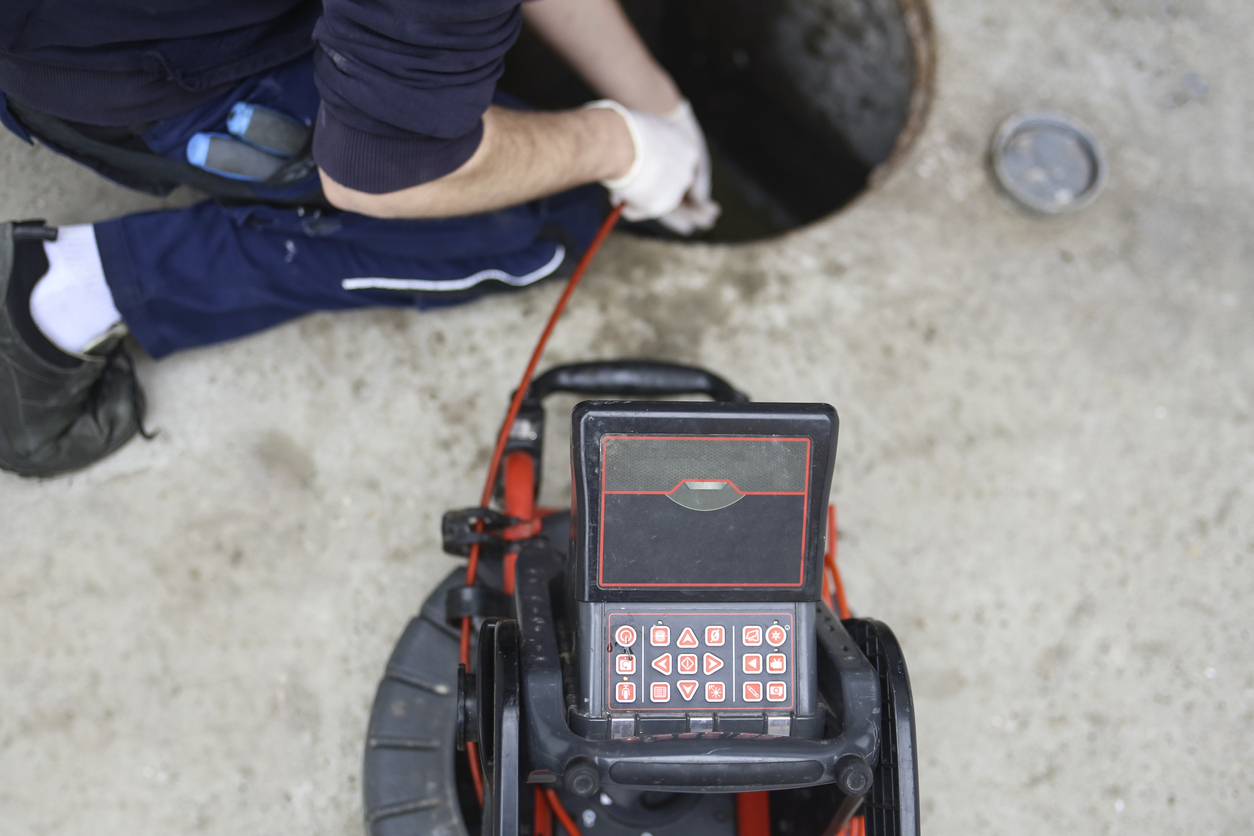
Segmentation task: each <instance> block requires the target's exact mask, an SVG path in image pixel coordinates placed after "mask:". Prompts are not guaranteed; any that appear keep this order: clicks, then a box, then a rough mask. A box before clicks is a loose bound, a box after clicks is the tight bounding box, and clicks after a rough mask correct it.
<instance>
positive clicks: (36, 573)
mask: <svg viewBox="0 0 1254 836" xmlns="http://www.w3.org/2000/svg"><path fill="white" fill-rule="evenodd" d="M933 12H934V16H935V23H936V27H937V31H938V45H939V55H940V65H939V78H938V84H937V95H936V100H935V103H934V107H933V110H932V115H931V118H930V120H929V122H928V124H927V127H926V129H925V131H924V133H923V136H922V138H921V140H920V142H919V143H918V145H917V146H916V147H915V148H914V150H913V151H912V152H911V154H910V155H909V156H908V157H907V158H906V159H905V160H904V162H903V164H902V165H901V166H900V167H899V168H898V170H897V171H896V172H895V173H894V174H893V175H892V176H891V177H889V178H888V179H887V181H886V182H885V183H884V184H883V186H882V187H881V188H879V189H878V190H877V191H875V192H874V193H872V194H869V195H867V196H866V197H865V198H864V199H862V200H860V201H859V202H858V203H857V204H856V205H855V206H853V207H852V208H850V209H849V210H848V211H846V212H844V213H841V214H840V215H838V216H836V217H832V218H830V219H828V220H826V221H823V222H821V223H818V224H815V225H813V226H811V227H809V228H806V229H803V230H801V231H798V232H796V233H794V234H791V235H789V236H787V237H785V238H783V239H781V240H777V241H774V242H769V243H761V244H754V245H748V246H739V247H729V246H691V247H683V246H675V245H665V244H658V243H651V242H645V241H640V240H634V239H630V238H627V237H622V236H618V237H615V238H613V239H611V242H610V243H609V245H608V246H607V247H606V249H605V251H604V254H603V255H602V256H601V257H600V258H599V260H598V261H597V263H596V264H595V266H594V268H593V270H592V272H591V274H590V276H589V278H588V280H587V283H586V284H585V285H584V287H583V288H582V289H581V290H580V291H579V293H578V295H577V296H576V298H575V301H574V303H573V307H572V309H571V311H570V313H569V315H568V317H567V318H566V320H565V321H564V322H563V323H562V324H561V326H560V328H559V330H558V332H557V335H556V337H555V339H554V342H553V346H552V349H551V351H550V353H549V356H548V358H547V359H548V361H549V362H558V361H569V360H576V359H587V358H599V357H618V356H638V357H653V358H664V359H669V360H677V361H691V362H696V363H700V364H704V365H706V366H708V367H710V368H712V369H714V370H717V371H719V372H721V373H723V374H725V375H726V376H728V377H729V378H730V379H731V380H733V381H734V382H735V383H736V384H737V385H739V386H741V387H742V388H744V389H746V390H747V391H749V392H751V393H752V394H753V395H754V396H755V397H756V398H757V399H759V400H798V401H828V402H830V403H832V404H834V405H835V406H836V407H837V409H838V410H839V411H840V414H841V418H842V427H841V430H842V432H841V440H840V452H839V455H838V458H837V465H838V472H837V476H836V484H835V489H834V497H835V499H836V501H837V502H838V504H839V507H840V519H841V525H842V542H841V559H842V565H843V567H844V572H845V575H846V582H847V585H848V589H849V595H850V598H851V600H852V602H853V605H854V607H855V609H856V610H857V611H858V612H860V613H864V614H870V615H874V616H876V617H878V618H881V619H883V620H884V621H886V622H887V623H889V624H890V625H892V626H893V627H894V628H895V629H896V631H897V633H898V635H899V637H900V638H901V641H902V643H903V645H904V647H905V651H906V654H907V659H908V660H909V663H910V667H911V673H912V676H913V681H914V687H915V696H916V699H917V705H918V723H919V741H918V742H919V752H920V758H921V792H922V798H923V826H924V830H925V832H927V833H931V834H941V833H945V834H1007V833H1042V834H1044V833H1085V834H1087V833H1112V834H1114V833H1125V834H1143V833H1165V834H1166V833H1170V834H1175V833H1181V834H1184V833H1188V834H1195V833H1196V834H1228V835H1229V836H1236V835H1237V834H1247V833H1250V832H1254V762H1252V761H1251V758H1250V754H1249V753H1250V751H1251V749H1252V748H1254V651H1252V650H1251V630H1252V628H1254V619H1252V618H1251V616H1250V614H1249V606H1250V604H1249V602H1250V601H1251V600H1254V333H1252V327H1251V323H1254V243H1252V241H1254V237H1252V235H1251V229H1252V228H1254V197H1252V195H1254V166H1251V164H1250V160H1251V159H1254V98H1252V97H1251V94H1250V92H1249V86H1248V85H1249V79H1250V78H1251V77H1254V6H1251V5H1250V4H1249V3H1246V2H1242V0H1037V2H1026V0H1016V2H1004V1H999V0H934V3H933ZM1040 106H1045V107H1051V108H1057V109H1060V110H1064V111H1066V112H1069V113H1071V114H1073V115H1074V116H1076V117H1078V118H1079V119H1080V120H1082V121H1084V122H1086V123H1087V124H1089V125H1090V126H1091V127H1092V128H1094V129H1095V130H1096V132H1097V133H1098V134H1099V135H1100V136H1101V137H1102V139H1103V140H1104V142H1105V144H1106V148H1107V152H1108V155H1109V158H1110V162H1111V179H1110V183H1109V186H1108V188H1107V190H1106V192H1105V194H1104V195H1103V196H1102V197H1101V198H1100V200H1098V202H1097V203H1096V204H1095V205H1093V206H1092V207H1090V208H1089V209H1087V210H1086V211H1084V212H1083V213H1081V214H1078V215H1076V216H1074V217H1069V218H1065V219H1057V220H1042V219H1038V218H1034V217H1030V216H1028V215H1026V214H1024V213H1023V212H1021V211H1019V210H1018V209H1016V208H1015V207H1014V206H1013V205H1011V204H1010V203H1009V202H1008V201H1007V200H1006V199H1004V198H1003V197H1002V196H1001V195H1000V194H999V193H998V192H997V190H996V189H995V188H994V186H993V185H992V183H991V181H990V178H989V176H988V174H987V172H986V168H985V158H984V155H985V148H986V144H987V141H988V138H989V137H990V135H991V134H992V132H993V131H994V129H995V128H996V126H997V124H998V123H999V122H1000V121H1001V120H1002V119H1003V118H1005V117H1006V116H1008V115H1010V114H1011V113H1013V112H1015V111H1017V110H1021V109H1027V108H1035V107H1040ZM0 183H2V187H0V207H2V208H0V216H3V217H9V218H22V217H30V216H43V217H47V218H49V219H50V220H51V221H53V222H57V223H73V222H85V221H92V220H98V219H104V218H108V217H111V216H114V215H116V214H118V213H120V212H125V211H131V210H134V209H137V208H141V207H151V206H154V205H158V204H155V203H154V202H152V201H149V200H145V199H143V198H140V197H136V196H134V195H131V194H128V193H126V192H124V191H122V190H121V189H117V188H114V187H112V186H109V185H108V184H105V183H103V182H101V181H99V180H98V179H96V178H95V177H94V176H93V175H91V174H90V173H89V172H87V171H86V170H83V169H80V168H78V167H76V166H74V165H72V164H70V163H67V162H65V161H63V160H61V159H58V158H57V157H55V156H53V155H52V154H50V153H48V152H47V151H46V150H41V149H30V148H27V147H26V146H24V145H22V144H20V143H18V142H17V141H16V140H14V139H12V138H10V137H7V136H6V137H3V138H0ZM182 199H183V200H186V196H184V197H183V198H182ZM557 293H558V288H556V287H545V288H543V289H540V290H536V291H533V292H529V293H526V294H524V295H519V296H513V297H509V298H495V299H491V300H488V301H483V302H480V303H476V304H473V305H470V306H468V307H465V308H462V309H458V310H452V311H447V312H444V313H440V314H434V315H419V314H412V313H401V312H367V313H358V314H352V315H340V316H314V317H309V318H307V319H305V320H303V321H300V322H298V323H295V324H292V325H289V326H287V327H283V328H279V329H276V330H274V331H271V332H269V333H266V334H263V335H260V336H257V337H253V338H250V339H246V340H241V341H239V342H236V343H232V344H230V345H224V346H221V347H216V348H212V349H207V350H201V351H193V352H188V353H186V354H184V355H181V356H175V357H171V358H169V359H168V360H165V361H163V362H161V363H160V364H153V363H151V362H141V364H140V375H141V377H142V379H143V381H144V383H145V386H146V388H147V391H148V393H149V396H150V398H151V403H152V411H151V415H150V422H151V425H152V426H153V427H156V428H159V429H160V431H161V432H160V435H159V436H158V437H157V438H156V440H154V441H152V442H151V443H143V442H133V443H131V444H130V445H128V446H127V447H126V448H125V449H124V450H122V451H121V452H120V453H119V454H118V455H116V456H114V457H112V458H110V459H108V460H107V461H105V462H103V463H101V464H100V465H98V466H96V467H93V468H91V469H90V470H88V471H86V472H83V473H81V474H79V475H76V476H73V477H70V478H60V479H55V480H50V481H44V482H37V481H25V480H20V479H18V478H15V477H12V476H10V475H8V474H0V508H2V509H3V510H2V511H0V542H2V543H3V562H2V563H0V567H2V568H0V602H2V603H0V834H27V835H29V836H35V834H77V833H88V832H91V833H99V834H114V833H118V834H121V833H125V834H128V836H142V835H143V834H171V833H210V834H224V835H225V834H232V836H234V834H278V833H308V834H343V833H347V834H361V833H362V825H361V801H360V769H361V750H362V742H363V735H364V730H365V724H366V718H367V714H368V711H369V706H370V701H371V698H372V695H373V692H374V688H375V684H376V681H377V680H378V678H379V676H380V674H381V672H382V669H383V664H384V661H385V659H386V657H387V655H388V653H389V651H390V649H391V647H392V644H393V642H394V641H395V639H396V637H397V636H398V634H399V631H400V630H401V628H402V627H403V625H404V624H405V622H406V620H407V619H408V618H409V617H410V616H411V615H412V614H413V613H414V611H415V609H416V607H417V605H418V604H419V602H420V601H421V600H422V599H423V597H424V596H425V595H426V594H427V592H428V590H430V588H431V587H432V585H433V584H435V583H436V582H437V580H438V579H439V578H441V577H442V576H443V575H444V574H445V573H446V572H447V571H448V570H449V568H450V567H451V566H452V565H454V562H453V561H452V560H450V559H449V558H447V557H445V556H443V555H442V554H441V553H440V551H439V546H438V533H439V532H438V522H439V518H440V514H441V513H442V512H443V511H444V510H445V509H447V508H450V507H455V506H464V505H469V504H473V502H474V501H475V499H476V497H477V495H478V492H479V487H480V480H481V479H482V474H483V469H484V465H485V461H486V459H487V456H488V451H489V445H490V443H491V441H492V437H493V432H494V430H495V428H496V426H497V423H498V422H499V420H500V418H501V415H502V413H503V410H504V407H505V399H506V397H507V396H508V394H509V392H510V389H511V387H512V386H513V384H514V383H515V381H516V378H517V375H518V374H519V373H520V370H521V368H522V365H523V361H524V359H525V356H526V353H527V352H528V351H529V349H530V347H531V345H532V343H533V341H534V339H535V336H536V334H537V332H538V330H539V328H540V326H541V324H542V322H543V320H544V317H545V316H546V314H547V312H548V310H549V308H550V307H551V305H552V303H553V301H554V300H555V298H556V296H557ZM560 406H561V407H562V408H567V407H569V402H566V403H565V404H562V405H560ZM562 422H563V419H562V418H561V415H560V414H559V415H558V416H557V419H556V420H555V421H554V422H553V423H555V424H557V425H558V427H559V428H560V426H561V424H562ZM562 438H563V436H562V434H561V433H560V432H559V431H555V432H554V434H553V436H552V439H553V444H552V446H551V452H552V453H553V457H552V461H551V462H550V465H551V466H550V469H549V471H548V473H549V487H548V490H547V495H548V499H549V501H551V502H558V501H560V500H561V497H562V496H563V493H564V492H565V491H566V490H567V487H568V484H569V483H568V479H567V477H566V470H565V468H564V467H563V466H562V464H561V459H562V455H563V451H562V450H561V449H560V448H561V444H562V443H563V441H562Z"/></svg>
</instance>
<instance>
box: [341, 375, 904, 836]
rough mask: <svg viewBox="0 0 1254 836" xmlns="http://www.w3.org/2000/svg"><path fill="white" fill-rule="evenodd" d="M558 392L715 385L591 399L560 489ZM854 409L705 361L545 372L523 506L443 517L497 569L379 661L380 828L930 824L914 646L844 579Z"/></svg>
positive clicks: (462, 544) (375, 766) (455, 590)
mask: <svg viewBox="0 0 1254 836" xmlns="http://www.w3.org/2000/svg"><path fill="white" fill-rule="evenodd" d="M553 392H573V393H578V394H582V395H588V396H593V397H610V396H633V397H641V396H643V397H674V396H679V395H688V394H700V395H706V396H708V397H710V398H711V399H712V400H711V401H710V402H705V401H702V402H693V401H676V400H666V401H622V400H616V401H606V400H602V401H585V402H583V403H580V404H579V405H578V406H577V407H576V408H575V410H574V413H573V416H572V442H571V450H572V453H571V467H572V476H573V490H572V492H573V498H572V503H571V510H570V511H565V510H562V511H555V512H546V511H544V510H542V509H537V507H536V505H535V501H536V494H537V492H538V484H539V478H538V474H539V470H540V461H541V451H542V443H543V435H544V419H545V416H544V409H543V403H542V402H543V400H544V398H545V397H546V396H548V395H549V394H551V393H553ZM836 435H837V417H836V412H835V410H834V409H832V407H830V406H827V405H824V404H767V403H750V402H749V401H748V398H746V397H745V396H744V395H742V394H740V393H739V392H737V391H736V390H735V389H733V388H732V387H731V386H730V385H728V384H727V383H726V382H725V381H723V380H722V379H720V378H718V377H716V376H714V375H712V374H710V373H708V372H705V371H703V370H701V369H696V368H690V367H685V366H675V365H669V364H663V363H651V362H650V363H645V362H605V363H588V364H580V365H575V366H563V367H559V368H556V369H553V370H551V371H549V372H548V373H546V374H544V375H541V376H540V377H538V378H537V379H536V380H535V381H534V382H533V383H532V384H531V386H530V388H529V389H527V392H526V397H525V398H524V399H523V400H522V402H521V407H520V409H519V411H518V414H517V418H516V419H515V420H514V421H513V422H512V425H511V427H510V432H509V440H508V442H507V443H506V445H505V446H504V448H503V449H504V454H503V457H502V458H501V459H500V462H501V468H500V474H501V478H500V480H499V481H498V482H497V485H498V488H497V492H496V495H497V499H498V506H499V507H498V509H491V508H474V509H468V510H464V511H455V512H450V513H449V514H446V515H445V518H444V530H443V534H444V548H445V550H446V551H448V552H450V553H452V554H456V555H471V561H472V563H475V562H476V560H477V569H472V570H471V571H470V572H469V573H467V572H466V571H464V570H461V569H458V570H456V571H454V572H453V573H452V574H451V575H450V576H449V577H448V579H446V580H445V581H444V583H443V584H442V585H441V586H440V587H439V588H438V589H436V591H435V592H434V593H432V595H431V596H430V597H429V598H428V599H427V601H426V603H425V604H423V607H422V611H421V613H420V614H419V615H418V616H417V617H416V618H414V619H413V620H412V621H411V622H410V624H409V626H408V627H407V628H406V630H405V632H404V634H403V635H402V636H401V638H400V641H399V642H398V644H397V646H396V649H395V650H394V651H393V653H392V657H391V659H390V661H389V662H388V667H387V673H386V675H385V677H384V679H383V681H382V682H381V683H380V685H379V689H378V693H377V696H376V698H375V702H374V707H373V710H372V711H371V716H370V727H369V732H368V738H367V744H366V753H365V781H364V793H365V813H366V821H367V826H368V828H369V831H370V834H371V836H463V834H465V836H470V834H477V833H480V832H481V833H483V834H485V836H519V835H521V836H561V834H566V836H580V834H582V836H835V834H837V833H840V832H842V830H846V832H850V833H854V834H857V833H866V834H874V835H875V836H887V835H888V834H892V835H893V836H897V835H898V834H902V835H903V836H917V834H918V833H919V818H918V785H917V757H916V752H915V740H914V735H915V731H914V714H913V704H912V701H911V696H910V684H909V679H908V676H907V673H906V666H905V661H904V659H903V657H902V654H901V649H900V647H899V645H898V643H897V640H896V639H895V638H894V636H893V634H892V632H891V631H890V630H889V629H888V628H887V627H886V626H885V625H883V624H881V623H879V622H877V621H873V620H869V619H860V618H845V619H844V620H841V618H839V617H838V616H837V615H836V613H834V612H833V609H832V607H831V606H829V603H828V602H826V601H825V599H826V598H828V597H829V596H828V595H826V594H825V589H826V584H827V582H828V580H829V579H830V580H831V581H836V580H837V578H835V577H834V572H835V567H834V563H831V564H829V565H827V566H825V562H824V556H825V555H824V546H825V540H826V539H828V538H827V536H826V532H827V531H828V530H829V527H828V524H827V520H828V506H827V502H828V492H829V486H830V484H831V479H832V469H833V464H834V461H835V454H836ZM833 546H834V543H828V544H827V548H828V549H829V554H830V550H831V549H832V548H833ZM472 551H473V554H472ZM829 568H830V569H831V571H832V574H833V576H831V577H830V578H829V576H828V575H827V574H826V572H827V570H828V569H829ZM468 574H469V577H470V578H471V579H472V580H473V584H472V585H469V586H468V585H466V579H467V576H468ZM464 619H469V621H464ZM462 624H466V625H467V626H468V629H469V630H470V632H469V633H468V634H467V637H466V638H467V641H468V645H467V647H468V649H462V648H460V647H459V639H460V638H461V636H460V634H459V631H458V626H459V625H462ZM459 657H460V658H462V659H466V660H467V661H469V662H470V664H468V665H464V666H459ZM480 798H481V799H482V801H480Z"/></svg>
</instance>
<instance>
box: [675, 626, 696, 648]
mask: <svg viewBox="0 0 1254 836" xmlns="http://www.w3.org/2000/svg"><path fill="white" fill-rule="evenodd" d="M697 644H698V642H697V634H696V633H694V632H692V628H691V627H685V628H684V630H683V632H682V633H680V634H679V638H678V639H677V640H676V641H675V645H676V646H677V647H696V646H697Z"/></svg>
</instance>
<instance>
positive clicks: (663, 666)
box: [652, 653, 671, 676]
mask: <svg viewBox="0 0 1254 836" xmlns="http://www.w3.org/2000/svg"><path fill="white" fill-rule="evenodd" d="M652 664H653V670H655V671H657V672H658V673H660V674H663V675H665V676H670V675H671V655H670V654H669V653H663V654H662V655H661V656H659V657H657V658H656V659H654V660H653V662H652Z"/></svg>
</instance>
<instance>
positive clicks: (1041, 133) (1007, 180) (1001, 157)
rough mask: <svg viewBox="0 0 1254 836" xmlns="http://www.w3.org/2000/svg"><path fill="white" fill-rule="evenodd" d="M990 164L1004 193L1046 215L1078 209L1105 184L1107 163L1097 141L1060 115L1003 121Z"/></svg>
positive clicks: (1042, 114)
mask: <svg viewBox="0 0 1254 836" xmlns="http://www.w3.org/2000/svg"><path fill="white" fill-rule="evenodd" d="M992 161H993V173H994V174H995V175H996V176H997V181H998V182H999V183H1001V186H1002V188H1003V189H1005V190H1006V193H1007V194H1009V195H1010V196H1011V197H1012V198H1014V199H1015V200H1016V201H1018V202H1019V203H1020V204H1022V205H1023V206H1026V207H1027V208H1028V209H1031V210H1032V211H1034V212H1040V213H1042V214H1045V215H1058V214H1062V213H1064V212H1073V211H1075V210H1077V209H1082V208H1083V207H1085V206H1087V205H1089V204H1090V203H1092V202H1093V200H1094V199H1096V197H1097V195H1098V193H1099V192H1100V191H1101V189H1102V186H1103V185H1104V184H1105V182H1106V158H1105V155H1104V154H1103V152H1102V146H1101V144H1100V143H1099V142H1098V141H1097V137H1095V136H1094V135H1093V133H1092V132H1091V131H1089V130H1088V129H1087V128H1085V127H1083V126H1082V125H1079V124H1078V123H1076V122H1075V121H1074V120H1072V119H1070V118H1068V117H1066V116H1063V115H1061V114H1058V113H1048V112H1037V113H1024V114H1019V115H1017V116H1013V117H1011V118H1010V119H1007V120H1006V121H1005V122H1003V123H1002V125H1001V127H1000V128H998V130H997V134H996V135H995V136H994V137H993V147H992Z"/></svg>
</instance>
